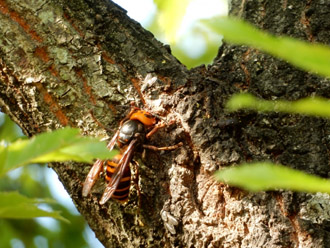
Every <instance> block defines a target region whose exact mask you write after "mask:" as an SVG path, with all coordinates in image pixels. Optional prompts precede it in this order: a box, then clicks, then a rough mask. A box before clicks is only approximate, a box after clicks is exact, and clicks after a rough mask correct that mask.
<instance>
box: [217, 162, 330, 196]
mask: <svg viewBox="0 0 330 248" xmlns="http://www.w3.org/2000/svg"><path fill="white" fill-rule="evenodd" d="M215 178H216V179H217V180H219V181H222V182H225V183H228V184H230V185H234V186H238V187H242V188H245V189H247V190H250V191H261V190H277V189H287V190H293V191H302V192H311V193H315V192H323V193H330V180H326V179H323V178H320V177H317V176H313V175H309V174H306V173H303V172H301V171H298V170H294V169H291V168H288V167H285V166H282V165H277V164H272V163H270V162H258V163H252V164H242V165H240V166H237V167H231V168H228V169H224V170H221V171H217V172H216V173H215Z"/></svg>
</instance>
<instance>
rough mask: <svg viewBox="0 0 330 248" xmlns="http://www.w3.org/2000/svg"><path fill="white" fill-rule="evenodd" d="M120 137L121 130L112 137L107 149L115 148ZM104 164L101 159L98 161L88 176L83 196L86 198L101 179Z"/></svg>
mask: <svg viewBox="0 0 330 248" xmlns="http://www.w3.org/2000/svg"><path fill="white" fill-rule="evenodd" d="M118 135H119V130H118V131H117V132H116V133H115V135H114V136H113V137H112V139H111V140H110V142H109V144H108V145H107V148H108V149H109V150H110V151H111V150H112V149H113V148H114V146H115V144H116V141H117V137H118ZM103 164H104V161H103V160H100V159H98V160H96V161H95V163H94V164H93V166H92V168H91V169H90V171H89V172H88V175H87V177H86V179H85V182H84V184H83V189H82V195H83V196H84V197H86V196H87V195H88V193H89V192H90V191H91V189H92V187H93V186H94V184H95V182H96V180H97V179H98V178H99V175H100V173H101V171H102V169H103Z"/></svg>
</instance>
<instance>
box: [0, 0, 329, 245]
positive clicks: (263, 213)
mask: <svg viewBox="0 0 330 248" xmlns="http://www.w3.org/2000/svg"><path fill="white" fill-rule="evenodd" d="M231 4H232V9H231V13H232V14H233V15H236V16H239V17H241V18H244V19H246V20H248V21H249V22H251V23H253V24H254V25H256V26H258V27H259V28H262V29H265V30H268V31H270V32H272V33H273V34H276V35H279V34H285V35H289V36H292V37H296V38H300V39H305V40H308V41H311V42H322V43H325V44H329V37H330V35H329V31H328V25H329V24H330V21H329V20H328V12H327V10H328V9H330V8H329V7H330V6H329V5H330V4H328V3H324V1H310V0H306V1H300V0H283V1H270V0H264V1H245V0H244V1H239V0H234V1H232V3H231ZM0 29H1V30H0V33H1V34H2V35H0V105H1V109H2V110H3V111H4V112H6V113H8V114H9V115H10V117H11V118H12V119H13V120H14V121H15V122H16V123H17V124H19V125H20V126H21V127H22V129H23V130H24V132H25V133H26V134H27V135H29V136H31V135H34V134H36V133H39V132H43V131H48V130H54V129H57V128H60V127H63V126H67V125H70V126H73V127H78V128H80V129H81V130H82V132H83V133H84V134H89V135H95V136H104V135H105V130H103V129H102V128H101V127H100V125H98V124H97V122H96V121H95V118H96V119H97V120H98V121H99V122H100V123H102V125H105V126H109V127H110V128H111V129H112V130H116V127H117V126H118V123H119V121H120V119H121V118H122V117H123V116H125V111H127V110H128V109H129V107H130V106H129V103H130V102H131V101H132V100H133V101H135V102H137V104H140V105H143V104H145V105H146V106H147V107H148V108H149V109H151V110H152V111H154V112H156V113H157V114H159V115H160V116H162V117H163V118H164V119H166V120H168V121H169V122H170V121H173V120H174V121H176V127H173V126H169V127H168V128H167V132H166V130H165V131H159V134H155V137H154V138H153V139H152V140H151V143H152V144H155V145H157V146H166V145H169V144H174V143H176V142H174V141H182V142H184V146H183V147H182V148H180V149H178V151H174V152H165V153H164V154H159V153H158V152H155V151H148V153H147V158H148V159H147V161H144V163H145V165H141V168H140V169H139V173H140V188H141V193H142V199H141V213H140V215H137V212H138V210H137V207H136V203H137V199H136V194H135V193H134V191H133V194H132V197H131V200H130V201H129V203H128V204H127V206H121V205H119V204H118V203H116V202H113V201H109V203H107V204H105V205H104V206H100V205H99V204H98V199H99V196H100V194H99V193H98V192H92V195H90V197H88V198H82V196H81V189H82V182H83V181H84V179H85V176H86V175H87V173H88V170H89V168H90V166H87V165H81V164H77V163H65V164H58V163H54V164H52V167H53V169H54V170H55V171H56V172H57V174H58V175H59V178H60V180H61V181H62V182H63V184H64V186H65V188H66V189H67V191H68V192H69V194H70V195H71V197H72V199H73V200H74V202H75V204H76V206H77V208H78V210H79V211H80V212H81V213H82V215H84V217H85V218H86V220H87V221H88V223H89V225H90V226H91V228H92V229H93V230H94V231H95V233H96V236H97V237H98V239H99V240H100V241H101V242H102V243H103V244H104V245H105V246H106V247H151V246H154V247H160V246H167V247H265V246H270V247H299V246H300V247H310V246H316V247H326V246H327V244H329V243H330V240H329V237H330V235H329V227H328V224H327V223H328V222H329V218H328V219H327V217H326V215H325V214H324V212H322V211H321V210H320V209H319V210H318V212H316V213H312V212H311V211H309V210H310V209H311V208H312V206H316V205H317V204H318V202H317V199H319V198H317V197H316V196H315V195H309V194H302V193H293V192H288V191H278V192H260V193H248V192H245V191H243V190H239V189H236V188H233V187H228V186H227V185H224V184H221V183H218V182H215V181H214V180H213V177H212V173H213V172H214V171H216V170H217V169H220V168H222V167H225V166H229V165H233V164H238V163H240V162H245V161H254V160H258V161H259V160H271V161H273V162H277V163H282V164H284V165H287V166H291V167H293V168H297V169H300V170H304V171H307V172H309V173H314V174H318V175H320V176H323V177H327V176H328V174H329V164H330V162H329V156H328V154H329V140H328V139H327V137H329V134H330V131H329V130H330V129H329V122H328V121H325V120H323V119H321V118H312V117H304V116H297V115H287V114H276V113H273V114H258V113H255V112H251V111H240V112H237V113H227V112H225V111H224V104H225V102H226V100H227V99H228V98H229V97H230V96H231V95H232V94H233V93H235V92H239V91H242V90H244V91H248V92H251V93H253V94H254V95H256V96H259V97H262V98H265V99H276V98H280V99H288V100H295V99H299V98H301V97H304V96H308V95H319V96H323V97H328V98H329V97H330V84H329V81H328V80H327V79H323V78H320V77H318V76H315V75H311V74H308V73H305V72H302V71H300V70H297V69H295V68H293V67H291V66H290V65H288V64H287V63H285V62H284V61H281V60H278V59H275V58H272V57H271V56H269V55H266V54H263V53H261V52H260V51H258V50H256V49H252V48H247V47H242V46H232V45H227V44H225V45H223V46H222V47H221V49H220V50H219V54H218V56H217V58H216V59H215V60H214V63H213V64H212V65H210V66H207V67H205V66H200V67H197V68H194V69H192V70H190V71H188V70H187V69H186V68H185V67H184V66H183V65H181V64H180V63H179V62H178V61H177V60H176V59H175V58H174V57H173V56H172V55H171V54H170V52H169V51H168V49H167V48H166V47H165V46H163V45H162V44H161V43H160V42H158V41H157V40H156V39H155V38H154V37H153V35H152V34H150V33H149V32H147V31H145V30H144V29H143V28H142V27H141V26H140V25H139V24H138V23H136V22H135V21H133V20H131V19H129V18H128V17H127V16H126V14H125V11H124V10H123V9H121V8H120V7H119V6H117V5H115V4H113V3H112V2H108V1H103V0H101V1H100V0H99V1H93V0H90V1H87V0H81V1H31V2H29V4H26V3H24V2H19V1H12V0H7V1H5V0H0ZM147 75H148V77H147V79H148V80H144V79H145V78H146V76H147ZM155 77H157V80H155V79H154V78H155ZM126 104H127V108H123V107H122V105H126ZM91 111H92V113H93V115H94V116H92V115H91V114H90V113H91ZM99 181H100V185H102V180H99ZM103 183H104V181H103ZM321 198H322V197H321ZM322 199H323V200H325V199H326V198H322ZM313 204H314V205H313ZM160 213H162V214H160ZM316 216H317V218H316ZM173 219H175V220H177V222H175V221H174V220H173Z"/></svg>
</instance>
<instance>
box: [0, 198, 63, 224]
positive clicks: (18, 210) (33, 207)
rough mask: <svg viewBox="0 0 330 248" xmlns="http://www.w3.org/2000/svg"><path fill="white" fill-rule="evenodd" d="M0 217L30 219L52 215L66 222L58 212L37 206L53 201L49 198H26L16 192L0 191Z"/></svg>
mask: <svg viewBox="0 0 330 248" xmlns="http://www.w3.org/2000/svg"><path fill="white" fill-rule="evenodd" d="M0 199H1V201H0V218H11V219H30V218H36V217H52V218H55V219H59V220H62V221H66V222H68V220H66V219H65V218H63V217H62V216H61V215H60V214H59V212H56V211H54V212H48V211H45V210H42V209H40V208H38V207H37V204H40V203H50V202H53V201H52V200H50V199H32V198H27V197H25V196H23V195H21V194H19V193H18V192H0Z"/></svg>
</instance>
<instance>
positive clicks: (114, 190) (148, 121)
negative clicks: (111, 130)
mask: <svg viewBox="0 0 330 248" xmlns="http://www.w3.org/2000/svg"><path fill="white" fill-rule="evenodd" d="M164 126H165V124H164V123H163V122H159V121H158V118H157V117H155V116H153V115H152V114H150V113H149V112H147V111H145V110H141V109H139V108H137V107H133V108H132V110H131V111H130V113H129V114H128V115H127V116H126V117H125V118H124V119H123V120H122V121H121V122H120V125H119V129H118V130H117V131H116V133H115V134H114V136H113V137H112V139H111V140H110V142H109V144H108V146H107V147H108V149H109V150H112V149H113V148H114V147H115V146H117V147H118V149H119V154H118V155H116V156H115V157H114V158H112V159H111V160H105V161H104V160H96V162H95V163H94V164H93V166H92V168H91V170H90V171H89V173H88V175H87V177H86V180H85V182H84V184H83V190H82V195H83V196H84V197H86V196H87V195H88V194H89V192H90V191H91V189H92V187H93V185H94V184H95V182H96V181H97V179H98V177H99V175H100V173H101V171H102V170H103V169H104V166H106V176H105V179H106V181H107V186H106V188H105V190H104V193H103V195H102V197H101V200H100V202H99V203H100V204H101V205H102V204H105V203H106V202H107V201H108V200H109V199H110V198H113V199H115V200H117V201H119V202H121V203H125V202H127V200H128V195H129V190H130V185H131V171H130V168H129V166H130V163H131V161H132V159H133V156H134V152H135V151H136V149H137V148H139V147H142V148H146V149H151V150H154V151H164V150H167V151H169V150H174V149H177V148H178V147H180V146H182V142H180V143H178V144H176V145H174V146H166V147H156V146H152V145H146V144H145V142H146V140H148V139H149V138H150V137H151V136H152V135H153V134H154V133H155V132H156V131H157V130H158V129H159V128H162V127H164Z"/></svg>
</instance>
